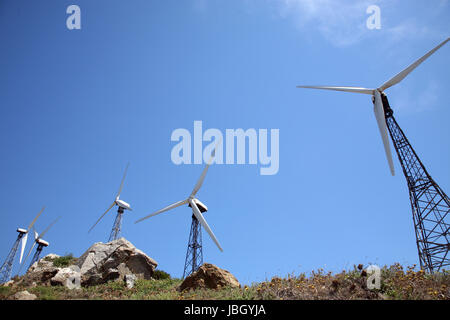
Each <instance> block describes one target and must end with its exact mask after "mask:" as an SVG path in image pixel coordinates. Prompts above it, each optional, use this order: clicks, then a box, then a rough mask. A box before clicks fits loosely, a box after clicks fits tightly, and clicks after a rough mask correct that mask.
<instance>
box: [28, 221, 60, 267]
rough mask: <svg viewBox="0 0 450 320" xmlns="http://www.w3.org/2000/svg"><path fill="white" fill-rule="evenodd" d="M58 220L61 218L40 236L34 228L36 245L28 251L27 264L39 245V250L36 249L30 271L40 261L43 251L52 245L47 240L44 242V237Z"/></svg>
mask: <svg viewBox="0 0 450 320" xmlns="http://www.w3.org/2000/svg"><path fill="white" fill-rule="evenodd" d="M58 220H59V217H58V218H57V219H56V220H54V221H53V222H52V223H50V225H49V226H48V227H47V228H46V229H45V230H44V231H42V233H41V234H38V233H37V232H36V230H34V228H33V233H34V243H33V246H32V247H31V248H30V251H28V254H27V256H26V258H25V260H24V262H25V261H26V260H27V259H28V257H29V256H30V254H31V251H33V248H34V246H35V245H36V244H37V245H38V246H37V248H36V252H35V253H34V255H33V258H32V259H31V263H30V265H29V267H28V269H30V267H31V266H32V265H33V264H34V263H35V262H36V261H38V260H39V256H40V255H41V252H42V249H44V248H45V247H48V246H49V245H50V243H49V242H47V241H45V240H43V239H42V237H43V236H44V235H45V234H46V233H47V232H48V230H50V228H51V227H52V226H53V225H54V224H55V223H56V222H57V221H58ZM20 270H22V267H21V268H20ZM20 270H19V272H20Z"/></svg>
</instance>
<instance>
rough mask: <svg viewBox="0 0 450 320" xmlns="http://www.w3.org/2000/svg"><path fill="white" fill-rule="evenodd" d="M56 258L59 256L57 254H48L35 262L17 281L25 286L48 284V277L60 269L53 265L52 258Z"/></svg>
mask: <svg viewBox="0 0 450 320" xmlns="http://www.w3.org/2000/svg"><path fill="white" fill-rule="evenodd" d="M56 258H59V256H58V255H56V254H49V255H46V256H45V257H44V258H42V259H40V260H39V261H37V262H35V263H34V264H33V265H32V266H31V267H30V268H29V269H28V271H27V273H26V274H25V275H24V276H23V277H22V278H21V279H20V280H19V281H18V283H20V284H22V285H24V286H27V287H29V286H35V285H37V284H39V285H49V284H50V279H51V278H53V277H54V276H55V275H56V274H57V273H58V271H59V270H60V269H61V268H58V267H55V266H54V265H53V260H54V259H56Z"/></svg>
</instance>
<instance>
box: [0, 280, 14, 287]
mask: <svg viewBox="0 0 450 320" xmlns="http://www.w3.org/2000/svg"><path fill="white" fill-rule="evenodd" d="M13 285H14V280H9V281H6V282H5V283H3V284H1V285H0V286H2V287H12V286H13Z"/></svg>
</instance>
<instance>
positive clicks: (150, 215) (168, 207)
mask: <svg viewBox="0 0 450 320" xmlns="http://www.w3.org/2000/svg"><path fill="white" fill-rule="evenodd" d="M186 203H188V200H183V201H178V202H175V203H173V204H171V205H170V206H167V207H165V208H163V209H161V210H158V211H156V212H153V213H151V214H149V215H148V216H145V217H143V218H141V219H139V220H137V221H135V222H134V223H138V222H141V221H143V220H145V219H148V218H150V217H153V216H156V215H157V214H160V213H163V212H165V211H169V210H171V209H173V208H176V207H179V206H182V205H183V204H186Z"/></svg>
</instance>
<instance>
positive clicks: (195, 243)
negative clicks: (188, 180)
mask: <svg viewBox="0 0 450 320" xmlns="http://www.w3.org/2000/svg"><path fill="white" fill-rule="evenodd" d="M216 148H217V145H216V147H215V148H214V150H213V152H212V154H211V158H210V159H209V161H208V163H207V164H206V166H205V168H204V169H203V172H202V174H201V175H200V178H199V179H198V181H197V183H196V185H195V186H194V189H193V190H192V192H191V194H190V195H189V197H188V198H187V199H186V200H182V201H178V202H175V203H174V204H171V205H170V206H167V207H165V208H164V209H161V210H159V211H156V212H154V213H152V214H149V215H148V216H145V217H143V218H141V219H139V220H137V221H136V222H135V223H138V222H141V221H143V220H145V219H148V218H150V217H153V216H156V215H157V214H160V213H162V212H165V211H168V210H171V209H174V208H176V207H179V206H182V205H184V204H188V206H189V207H191V209H192V223H191V232H190V234H189V242H188V248H187V252H186V260H185V264H184V271H183V278H185V277H187V276H189V275H190V274H191V273H193V272H195V271H197V269H198V268H199V267H200V266H201V265H202V264H203V249H202V248H203V246H202V229H201V227H202V226H203V228H205V230H206V232H208V234H209V236H210V237H211V239H212V240H213V241H214V243H215V244H216V245H217V247H218V248H219V250H220V251H223V250H222V247H221V246H220V244H219V241H218V240H217V238H216V236H215V235H214V233H213V232H212V230H211V228H210V227H209V225H208V223H207V222H206V220H205V218H204V217H203V215H202V213H204V212H206V211H208V208H207V207H206V205H204V204H203V203H202V202H201V201H200V200H198V199H196V198H195V195H196V194H197V192H198V191H199V190H200V187H201V186H202V184H203V181H204V180H205V176H206V172H207V171H208V168H209V166H210V165H211V163H212V160H213V158H214V157H215V153H216Z"/></svg>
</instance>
